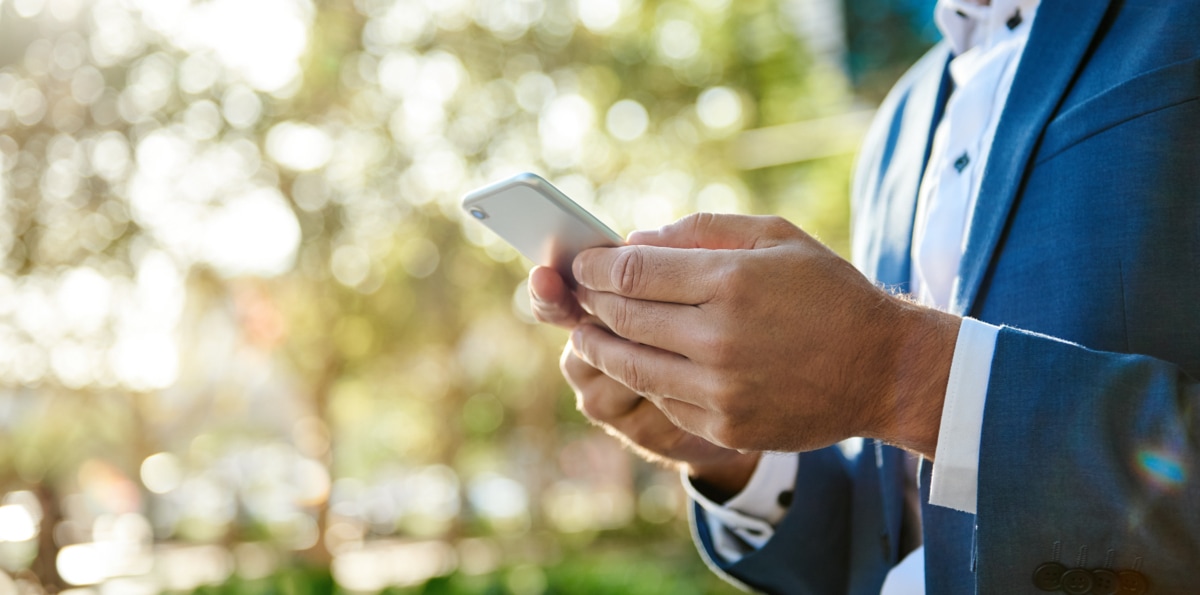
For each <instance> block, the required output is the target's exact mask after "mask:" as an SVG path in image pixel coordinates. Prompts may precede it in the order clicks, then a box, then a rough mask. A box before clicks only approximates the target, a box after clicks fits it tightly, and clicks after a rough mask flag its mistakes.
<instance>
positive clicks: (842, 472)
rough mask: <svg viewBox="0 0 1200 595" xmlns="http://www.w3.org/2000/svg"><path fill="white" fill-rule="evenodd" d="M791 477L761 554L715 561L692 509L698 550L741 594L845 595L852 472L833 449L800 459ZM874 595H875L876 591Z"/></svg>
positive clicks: (697, 511)
mask: <svg viewBox="0 0 1200 595" xmlns="http://www.w3.org/2000/svg"><path fill="white" fill-rule="evenodd" d="M871 471H874V466H873V465H872V466H871ZM869 476H870V475H868V477H869ZM796 477H797V485H796V489H795V490H794V492H793V494H794V496H793V498H794V499H793V501H792V503H791V506H790V508H789V510H788V513H787V515H786V516H785V517H784V518H783V520H782V521H781V522H780V524H779V525H778V526H777V527H776V529H775V534H774V536H773V537H772V538H771V539H770V540H769V541H768V542H767V543H766V544H765V545H764V546H763V547H762V548H760V549H758V550H755V551H752V552H751V553H748V554H746V555H745V556H742V557H741V558H739V559H738V560H737V561H735V562H732V563H730V562H725V561H724V560H723V558H722V557H721V556H718V555H716V552H715V550H714V548H713V541H712V534H711V532H710V530H709V527H708V525H707V523H706V521H705V515H704V514H703V509H701V508H700V507H699V505H698V504H696V503H694V502H693V503H691V507H692V508H691V511H690V512H691V514H690V518H691V522H692V529H693V537H694V539H695V541H696V546H697V549H699V550H700V553H701V554H702V556H703V557H704V559H705V562H706V563H707V564H708V565H709V567H710V568H711V569H712V570H713V571H714V572H716V573H717V574H718V575H721V576H722V577H723V578H725V579H726V580H728V581H730V582H731V583H733V584H735V585H737V586H739V587H741V588H743V589H748V590H755V591H761V592H766V593H789V594H810V593H811V594H828V593H845V592H847V590H848V585H849V584H850V581H851V566H852V565H853V564H854V560H853V557H854V556H853V553H852V545H853V543H852V542H853V539H854V536H853V531H852V518H851V512H852V508H856V507H855V506H854V504H853V502H852V500H853V496H854V491H855V490H854V474H853V473H852V470H851V466H850V465H848V462H847V460H846V458H845V457H844V456H843V454H842V452H841V450H840V449H838V447H836V446H833V447H829V448H824V449H821V450H817V451H813V452H808V453H802V454H801V455H800V458H799V465H798V466H797V470H796ZM870 492H871V490H867V493H870ZM877 547H878V546H877V545H876V548H877ZM880 562H882V561H880ZM879 566H880V569H879V570H880V572H877V573H876V574H877V575H878V582H879V583H880V584H882V580H883V575H884V574H886V568H885V567H884V566H883V565H882V563H880V564H879ZM860 576H861V575H860ZM875 591H876V592H878V585H876V587H875Z"/></svg>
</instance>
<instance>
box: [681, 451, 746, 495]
mask: <svg viewBox="0 0 1200 595" xmlns="http://www.w3.org/2000/svg"><path fill="white" fill-rule="evenodd" d="M761 458H762V453H759V452H750V453H741V452H738V451H729V454H728V456H726V457H722V458H720V459H715V460H710V461H704V462H702V463H687V464H685V469H686V470H687V475H688V478H689V479H691V480H692V485H694V486H695V487H696V489H697V490H699V491H700V493H702V494H704V496H705V497H706V498H708V499H709V500H712V501H713V502H716V503H718V504H720V503H723V502H725V501H727V500H729V499H730V498H732V497H734V496H736V495H737V494H738V493H739V492H741V491H742V490H743V489H745V488H746V485H747V484H748V483H750V477H751V476H753V475H754V470H755V469H756V468H757V467H758V462H759V459H761Z"/></svg>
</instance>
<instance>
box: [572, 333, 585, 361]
mask: <svg viewBox="0 0 1200 595" xmlns="http://www.w3.org/2000/svg"><path fill="white" fill-rule="evenodd" d="M582 345H583V328H582V327H578V326H577V327H575V329H574V330H572V331H571V350H572V351H574V352H575V354H576V355H580V356H582V353H581V351H580V347H581V346H582Z"/></svg>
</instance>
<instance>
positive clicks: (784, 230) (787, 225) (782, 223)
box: [766, 215, 797, 237]
mask: <svg viewBox="0 0 1200 595" xmlns="http://www.w3.org/2000/svg"><path fill="white" fill-rule="evenodd" d="M766 223H767V225H766V230H767V234H768V235H770V236H772V237H782V236H788V235H791V234H793V233H795V231H796V229H797V228H796V226H795V225H792V222H791V221H788V220H787V219H784V218H783V217H779V216H776V215H772V216H769V217H767V221H766Z"/></svg>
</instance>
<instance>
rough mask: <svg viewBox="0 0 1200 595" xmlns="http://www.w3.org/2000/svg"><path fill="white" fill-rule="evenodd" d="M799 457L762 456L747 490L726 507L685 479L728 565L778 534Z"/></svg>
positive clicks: (715, 546)
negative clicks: (777, 529)
mask: <svg viewBox="0 0 1200 595" xmlns="http://www.w3.org/2000/svg"><path fill="white" fill-rule="evenodd" d="M799 456H800V455H798V454H796V453H763V455H762V457H761V458H760V459H759V461H758V466H757V467H755V468H754V473H753V474H752V475H751V476H750V481H749V482H748V483H747V484H746V487H745V488H743V489H742V491H741V492H738V493H737V495H735V496H734V497H732V498H730V499H729V500H728V501H726V502H725V504H723V505H722V504H717V503H716V502H713V501H712V500H710V499H708V498H707V497H705V496H704V494H701V493H700V491H699V490H697V489H696V487H695V486H694V485H692V482H691V479H690V478H689V477H688V476H687V473H686V472H685V473H684V474H683V475H682V479H683V489H684V490H685V491H686V492H687V494H688V496H690V497H691V498H692V499H693V500H695V501H696V503H697V504H699V505H700V507H701V508H703V509H704V512H703V514H704V515H705V520H707V521H708V528H709V531H710V533H711V535H712V540H713V549H714V550H716V553H717V555H719V556H721V557H722V558H724V561H725V562H736V561H737V560H738V559H740V558H741V557H742V556H745V555H746V554H748V553H750V552H753V551H755V550H757V549H759V548H761V547H762V546H764V545H766V543H767V541H769V540H770V539H771V537H772V536H773V535H774V534H775V525H777V524H779V522H780V521H782V520H783V517H784V516H786V515H787V511H788V505H789V504H790V503H791V494H792V492H793V490H795V485H796V468H797V466H798V465H799V464H800V461H799ZM784 493H786V494H787V495H786V496H782V497H781V494H784Z"/></svg>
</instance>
